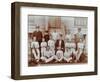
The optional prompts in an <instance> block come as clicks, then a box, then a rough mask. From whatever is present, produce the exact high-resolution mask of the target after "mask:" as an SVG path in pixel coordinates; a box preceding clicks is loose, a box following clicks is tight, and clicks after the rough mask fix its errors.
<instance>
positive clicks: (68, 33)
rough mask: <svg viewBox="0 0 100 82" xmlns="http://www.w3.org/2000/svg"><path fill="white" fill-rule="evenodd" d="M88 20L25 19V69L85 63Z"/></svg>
mask: <svg viewBox="0 0 100 82" xmlns="http://www.w3.org/2000/svg"><path fill="white" fill-rule="evenodd" d="M87 32H88V18H87V17H74V16H72V17H71V16H46V15H28V66H38V65H41V66H42V65H61V64H65V65H67V64H84V63H88V52H87V51H88V50H87V47H88V44H87V40H88V38H87Z"/></svg>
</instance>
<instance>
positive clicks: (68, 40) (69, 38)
mask: <svg viewBox="0 0 100 82" xmlns="http://www.w3.org/2000/svg"><path fill="white" fill-rule="evenodd" d="M72 38H74V36H73V35H72V34H66V36H65V40H66V41H67V42H71V40H72Z"/></svg>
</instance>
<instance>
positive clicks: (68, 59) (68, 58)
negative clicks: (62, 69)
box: [64, 47, 72, 62]
mask: <svg viewBox="0 0 100 82" xmlns="http://www.w3.org/2000/svg"><path fill="white" fill-rule="evenodd" d="M64 60H65V61H66V62H71V60H72V57H71V51H70V49H69V48H68V47H65V52H64Z"/></svg>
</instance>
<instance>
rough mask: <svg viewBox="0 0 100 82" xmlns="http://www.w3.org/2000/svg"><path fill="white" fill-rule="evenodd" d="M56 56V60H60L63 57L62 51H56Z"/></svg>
mask: <svg viewBox="0 0 100 82" xmlns="http://www.w3.org/2000/svg"><path fill="white" fill-rule="evenodd" d="M56 56H57V58H58V59H60V58H62V57H63V51H62V50H58V51H57V52H56Z"/></svg>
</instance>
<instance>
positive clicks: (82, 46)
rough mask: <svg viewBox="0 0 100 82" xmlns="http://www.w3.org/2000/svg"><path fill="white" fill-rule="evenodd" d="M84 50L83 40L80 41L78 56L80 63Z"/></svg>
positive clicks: (77, 59)
mask: <svg viewBox="0 0 100 82" xmlns="http://www.w3.org/2000/svg"><path fill="white" fill-rule="evenodd" d="M83 49H84V43H83V42H82V40H80V42H79V43H78V52H77V55H76V61H77V62H78V61H79V59H80V56H81V55H82V53H83Z"/></svg>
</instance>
